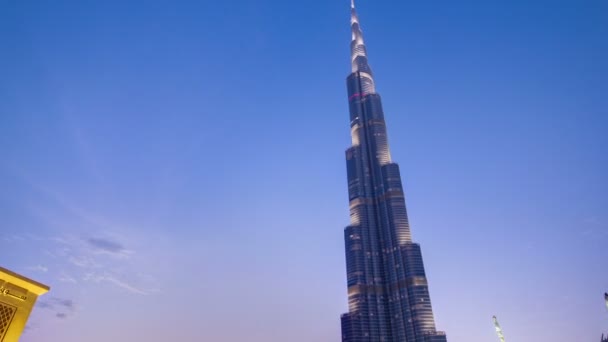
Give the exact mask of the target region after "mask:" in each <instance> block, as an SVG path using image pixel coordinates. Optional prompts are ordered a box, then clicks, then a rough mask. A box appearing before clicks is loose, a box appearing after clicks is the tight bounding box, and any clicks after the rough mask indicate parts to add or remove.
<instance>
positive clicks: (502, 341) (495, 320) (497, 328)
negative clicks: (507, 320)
mask: <svg viewBox="0 0 608 342" xmlns="http://www.w3.org/2000/svg"><path fill="white" fill-rule="evenodd" d="M492 318H493V319H494V328H496V334H498V338H499V339H500V342H505V335H504V334H503V333H502V329H501V328H500V324H498V319H497V318H496V316H494V317H492Z"/></svg>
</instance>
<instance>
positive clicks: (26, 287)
mask: <svg viewBox="0 0 608 342" xmlns="http://www.w3.org/2000/svg"><path fill="white" fill-rule="evenodd" d="M48 291H49V287H48V286H46V285H43V284H40V283H38V282H35V281H33V280H31V279H28V278H26V277H24V276H21V275H19V274H17V273H14V272H11V271H9V270H7V269H4V268H2V267H0V342H17V341H19V337H21V333H23V329H25V324H26V323H27V319H28V317H29V316H30V312H32V309H33V308H34V304H36V299H38V296H40V295H42V294H45V293H47V292H48Z"/></svg>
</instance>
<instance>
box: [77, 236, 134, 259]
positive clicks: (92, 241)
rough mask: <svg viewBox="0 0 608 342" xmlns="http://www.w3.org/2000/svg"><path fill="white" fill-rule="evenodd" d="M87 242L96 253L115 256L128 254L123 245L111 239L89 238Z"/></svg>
mask: <svg viewBox="0 0 608 342" xmlns="http://www.w3.org/2000/svg"><path fill="white" fill-rule="evenodd" d="M86 242H87V243H88V245H89V246H90V247H92V248H93V250H94V251H96V252H100V253H108V254H113V255H125V254H128V251H127V249H126V248H125V247H124V246H123V245H122V244H121V243H119V242H116V241H113V240H110V239H103V238H89V239H87V240H86Z"/></svg>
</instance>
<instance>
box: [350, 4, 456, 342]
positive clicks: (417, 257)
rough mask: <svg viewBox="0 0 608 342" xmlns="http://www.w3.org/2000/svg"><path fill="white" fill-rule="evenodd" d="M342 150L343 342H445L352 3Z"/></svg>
mask: <svg viewBox="0 0 608 342" xmlns="http://www.w3.org/2000/svg"><path fill="white" fill-rule="evenodd" d="M351 28H352V41H351V63H352V73H351V74H350V76H348V78H347V89H348V101H349V111H350V126H351V135H352V146H351V147H350V148H349V149H348V150H346V166H347V167H346V168H347V180H348V196H349V201H350V217H351V222H350V225H349V226H348V227H346V228H345V230H344V240H345V246H346V268H347V285H348V306H349V310H348V313H345V314H343V315H342V317H341V321H342V341H344V342H363V341H365V342H377V341H386V342H397V341H398V342H446V341H447V340H446V336H445V333H443V332H440V331H437V330H436V328H435V320H434V317H433V309H432V306H431V299H430V295H429V290H428V282H427V279H426V274H425V271H424V264H423V260H422V253H421V250H420V245H418V244H416V243H414V242H413V241H412V237H411V234H410V226H409V221H408V217H407V210H406V206H405V197H404V193H403V186H402V183H401V176H400V171H399V166H398V165H397V164H395V163H393V162H392V160H391V155H390V150H389V144H388V138H387V132H386V124H385V121H384V112H383V110H382V102H381V98H380V95H379V94H377V93H376V87H375V82H374V79H373V74H372V70H371V68H370V66H369V64H368V59H367V50H366V48H365V43H364V41H363V34H362V31H361V27H360V24H359V18H358V16H357V13H356V10H355V7H354V3H353V4H352V6H351Z"/></svg>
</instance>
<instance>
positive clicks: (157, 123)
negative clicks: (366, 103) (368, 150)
mask: <svg viewBox="0 0 608 342" xmlns="http://www.w3.org/2000/svg"><path fill="white" fill-rule="evenodd" d="M0 6H1V7H2V10H1V11H0V41H1V42H2V44H1V45H0V75H1V77H0V157H1V158H0V189H1V190H2V191H0V217H2V221H1V222H0V232H1V233H2V238H1V239H0V251H1V252H2V253H1V254H0V265H2V266H4V267H8V268H11V269H13V270H15V271H18V272H21V273H23V274H25V275H28V276H30V277H32V278H35V279H37V280H40V281H42V282H45V283H47V284H49V285H51V287H52V291H51V293H49V294H48V295H46V296H45V297H43V298H42V299H41V301H40V302H39V305H38V307H37V308H36V310H35V311H34V313H33V315H32V317H31V320H30V327H29V328H28V330H27V332H26V334H25V336H24V337H23V339H22V340H23V341H24V342H39V341H49V339H50V338H51V337H52V340H55V341H64V342H82V341H87V342H101V341H150V342H154V341H159V342H160V341H240V340H247V341H291V342H300V341H302V342H303V341H328V342H329V341H338V340H339V336H340V331H339V315H340V314H341V313H342V312H344V311H346V309H347V307H346V285H345V266H344V256H343V254H344V246H343V241H342V229H343V227H344V226H345V225H346V224H347V223H348V207H347V195H346V180H345V177H346V172H345V161H344V150H345V149H346V148H347V147H348V145H349V143H350V138H349V128H348V127H349V126H348V112H347V110H348V108H347V99H346V88H345V77H346V76H347V74H348V72H349V69H350V63H349V56H348V54H349V48H348V44H349V39H350V33H349V29H350V28H349V22H348V20H349V2H348V1H346V0H344V1H327V0H310V1H306V2H295V1H279V0H257V1H246V0H234V1H221V2H219V1H186V0H178V1H131V0H128V1H113V0H109V1H103V2H101V1H97V2H93V1H68V0H62V1H39V2H23V1H13V2H5V3H3V4H2V5H0ZM358 7H359V13H360V19H361V21H362V25H363V28H364V30H365V38H366V42H367V45H368V50H369V55H370V63H371V65H372V68H373V69H374V71H375V78H376V82H377V88H378V91H379V92H380V93H381V94H382V96H383V101H384V107H385V112H386V116H387V123H388V125H389V139H390V143H391V151H392V153H393V160H395V161H397V162H398V163H400V165H401V170H402V172H403V178H404V182H405V190H406V194H407V204H408V209H409V214H410V221H411V223H412V231H413V236H414V239H415V240H416V241H418V242H420V243H421V244H422V248H423V254H424V257H425V263H426V267H427V273H428V276H429V281H430V284H431V296H432V299H433V305H434V310H435V316H436V320H437V324H438V326H439V328H441V329H442V330H446V331H447V333H448V338H449V340H450V341H452V342H459V341H461V342H465V341H467V342H482V341H492V340H493V339H494V340H495V339H496V337H495V334H494V330H493V327H492V321H491V317H492V315H498V317H499V319H500V321H501V324H502V325H503V328H504V330H505V335H506V336H507V338H508V339H513V340H519V341H521V342H526V341H530V342H531V341H538V340H541V339H543V340H552V341H564V342H569V341H593V340H598V339H599V336H600V334H601V333H602V332H608V312H606V309H605V307H604V306H603V302H602V297H603V296H602V294H603V292H604V291H607V290H608V275H607V274H606V272H605V263H606V261H607V260H608V251H607V249H606V244H607V243H608V210H607V209H608V197H607V196H606V193H608V181H607V177H606V175H607V174H608V153H607V152H606V151H607V150H608V134H607V133H606V132H607V131H608V96H607V94H608V83H607V82H606V79H608V40H607V39H606V37H607V36H608V3H607V2H606V1H603V0H595V1H593V0H558V1H544V0H538V1H509V2H502V1H480V0H479V1H473V0H469V1H458V2H454V1H440V0H438V1H389V0H386V1H373V2H372V1H370V0H359V1H358Z"/></svg>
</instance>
